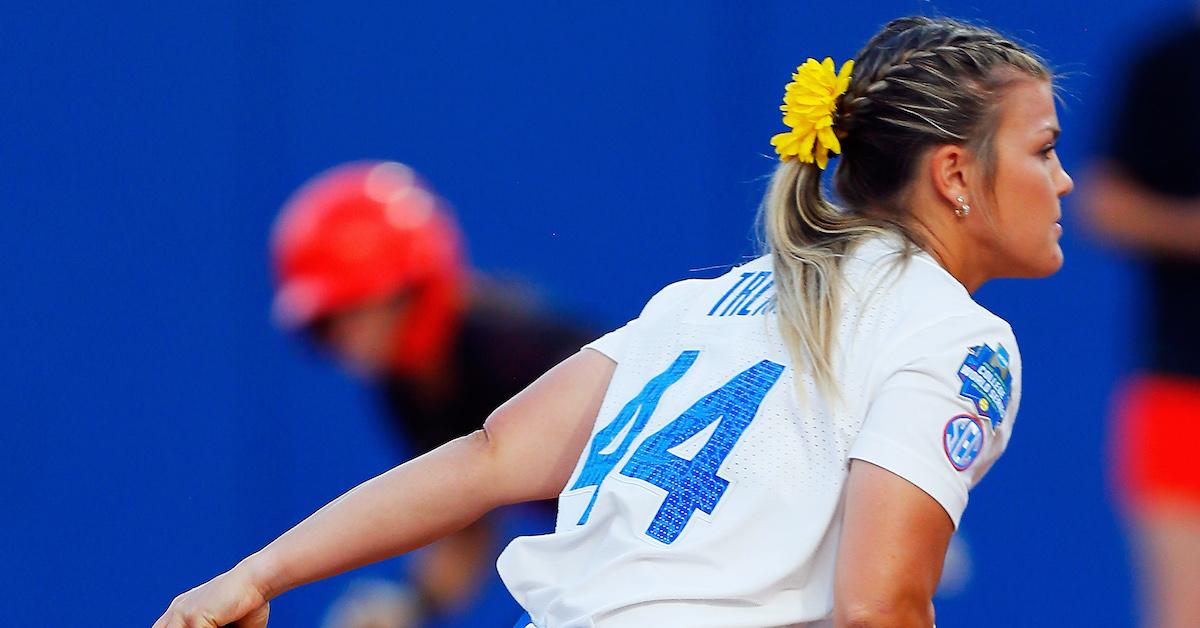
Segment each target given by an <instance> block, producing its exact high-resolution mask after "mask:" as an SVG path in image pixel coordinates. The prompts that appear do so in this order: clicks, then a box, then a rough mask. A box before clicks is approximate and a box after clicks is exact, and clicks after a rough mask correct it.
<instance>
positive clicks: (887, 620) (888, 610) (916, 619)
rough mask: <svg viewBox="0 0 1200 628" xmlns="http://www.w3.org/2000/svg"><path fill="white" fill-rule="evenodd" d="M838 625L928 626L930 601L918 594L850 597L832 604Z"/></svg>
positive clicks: (930, 622) (878, 627)
mask: <svg viewBox="0 0 1200 628" xmlns="http://www.w3.org/2000/svg"><path fill="white" fill-rule="evenodd" d="M834 625H835V626H837V627H838V628H930V627H931V626H933V604H932V603H931V602H930V601H929V598H928V597H925V596H919V595H906V596H893V597H887V598H874V599H869V600H867V599H863V600H849V601H846V602H843V603H839V604H837V605H836V607H835V608H834Z"/></svg>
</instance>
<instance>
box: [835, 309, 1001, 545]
mask: <svg viewBox="0 0 1200 628" xmlns="http://www.w3.org/2000/svg"><path fill="white" fill-rule="evenodd" d="M881 364H882V365H883V366H882V368H883V369H884V373H883V374H882V383H881V384H880V385H879V387H878V389H877V391H876V393H875V395H874V396H873V398H872V400H871V402H870V405H869V407H868V410H867V414H866V418H865V420H864V422H863V426H862V429H861V431H860V432H859V434H858V436H857V438H856V439H855V442H854V444H853V446H852V447H851V449H850V458H857V459H859V460H864V461H866V462H870V463H871V464H874V465H877V466H880V467H883V468H884V469H887V470H889V471H891V472H892V473H895V474H896V475H899V476H900V477H902V478H904V479H906V480H908V481H909V482H912V483H913V484H914V485H916V486H917V487H918V488H920V489H922V490H923V491H925V492H926V493H928V494H929V495H930V496H931V497H933V498H934V499H935V500H937V501H938V503H939V504H941V506H942V507H943V508H945V510H946V513H947V514H949V515H950V518H951V520H953V521H954V526H955V527H956V528H957V527H958V523H959V521H960V519H961V518H962V513H963V510H964V509H966V506H967V493H968V491H970V489H971V488H972V487H974V486H975V485H976V484H977V483H978V482H979V481H980V479H982V478H983V476H984V474H985V473H987V471H988V469H989V468H990V467H991V466H992V465H993V464H994V463H995V462H996V460H997V459H998V458H999V457H1000V454H1002V453H1003V452H1004V449H1005V447H1007V445H1008V440H1009V437H1010V436H1011V434H1012V427H1013V422H1014V421H1015V419H1016V414H1017V407H1018V405H1019V403H1020V388H1021V358H1020V354H1019V352H1018V350H1017V343H1016V339H1015V338H1014V337H1013V335H1012V331H1011V330H1010V329H1009V327H1008V325H1007V324H1005V323H1004V322H1003V321H1001V320H1000V319H998V318H995V317H991V316H990V315H989V316H983V315H979V316H976V315H964V316H956V317H952V318H950V319H947V320H943V321H939V322H938V323H937V324H935V325H933V326H930V327H928V328H926V329H923V330H921V331H919V332H917V333H915V334H913V335H912V336H910V337H909V338H907V339H905V340H902V341H901V342H899V343H898V344H897V345H896V346H895V347H894V349H893V350H892V351H891V352H889V353H888V355H887V357H885V358H884V359H883V360H882V361H881Z"/></svg>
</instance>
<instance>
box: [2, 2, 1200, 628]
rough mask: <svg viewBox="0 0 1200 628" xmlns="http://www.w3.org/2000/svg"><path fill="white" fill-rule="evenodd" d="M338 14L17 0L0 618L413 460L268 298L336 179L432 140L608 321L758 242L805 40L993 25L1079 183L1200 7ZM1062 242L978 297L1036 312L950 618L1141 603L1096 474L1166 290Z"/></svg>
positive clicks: (206, 573) (1079, 614)
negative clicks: (1114, 405)
mask: <svg viewBox="0 0 1200 628" xmlns="http://www.w3.org/2000/svg"><path fill="white" fill-rule="evenodd" d="M337 4H338V6H337V8H333V4H332V3H330V4H329V5H318V4H316V3H311V2H301V3H288V4H281V5H278V6H271V5H268V4H267V3H241V2H211V3H203V4H201V3H171V2H168V3H162V2H125V3H54V2H46V3H39V8H37V9H36V10H35V9H32V8H29V7H21V6H15V5H12V4H11V3H6V4H5V5H3V6H2V7H0V9H2V15H0V59H2V60H3V61H2V63H3V66H2V67H3V71H0V93H2V94H4V96H3V97H2V98H0V163H2V164H3V167H2V168H0V199H2V200H0V208H2V210H0V211H3V224H4V226H5V228H4V229H0V259H2V260H3V263H0V282H2V284H0V285H2V286H3V290H4V292H3V294H4V307H3V308H0V329H2V330H3V336H4V342H5V345H6V346H5V351H4V356H5V357H6V359H5V360H4V363H3V365H2V366H0V382H3V383H2V384H0V386H2V387H3V390H4V394H3V403H2V405H0V408H2V411H3V423H2V425H3V438H2V440H0V448H2V449H0V452H2V453H3V455H2V456H0V471H2V472H3V476H2V477H3V480H2V481H0V508H3V517H2V521H3V526H4V527H3V532H4V533H3V536H2V537H0V565H3V569H0V590H3V591H4V592H5V594H4V598H5V600H6V602H5V604H4V607H5V616H4V618H3V620H0V623H3V624H5V625H30V626H34V625H36V626H76V625H105V626H136V625H149V623H150V622H152V621H153V619H154V618H155V617H156V616H157V615H158V613H159V612H161V611H162V609H163V608H164V607H165V606H166V605H167V603H168V602H169V601H170V599H171V598H172V597H173V596H174V595H175V594H176V593H178V592H180V591H182V590H184V589H186V588H188V587H190V586H193V585H194V584H196V583H198V582H199V581H202V580H204V579H206V578H208V577H210V576H212V575H214V574H215V573H218V572H219V571H221V570H223V569H225V568H227V567H229V566H230V565H232V564H233V563H234V562H236V560H238V559H239V558H240V557H241V556H243V555H245V554H246V553H249V552H251V551H253V550H254V549H256V548H258V547H260V546H261V545H262V544H264V543H266V542H267V541H269V540H270V539H271V538H273V537H274V536H275V535H276V534H278V533H279V532H280V531H282V530H283V529H285V528H286V527H288V526H290V525H292V524H293V523H295V522H296V521H298V520H299V519H301V518H302V517H303V516H304V515H305V514H307V513H308V512H310V511H311V510H313V509H315V508H316V507H318V506H319V505H321V504H323V503H324V502H326V501H328V500H329V499H332V498H333V497H334V496H336V495H337V494H338V493H340V492H341V491H342V490H344V489H345V488H347V487H349V486H351V485H353V484H355V483H357V482H359V481H361V480H362V479H364V478H366V477H369V476H370V475H373V474H375V473H377V472H380V471H382V470H384V469H386V468H388V467H389V466H390V465H391V464H392V463H393V462H394V461H395V460H396V459H397V456H398V455H399V452H398V451H396V450H395V449H393V448H392V446H391V445H390V444H389V443H388V437H387V434H386V433H385V432H384V430H383V428H382V426H381V424H380V422H378V421H377V420H375V417H373V412H374V408H373V405H372V403H371V399H370V398H369V396H368V395H367V394H366V393H364V392H363V391H361V390H360V389H359V388H358V387H357V386H356V385H355V383H354V382H352V381H349V380H348V379H346V378H345V377H344V376H342V375H341V374H339V373H338V372H336V371H335V370H334V369H333V368H332V367H329V366H327V365H325V364H322V363H319V362H317V361H315V360H313V359H311V358H310V356H307V355H306V354H305V353H304V351H303V350H302V349H301V348H300V347H299V346H298V345H296V344H295V343H293V342H292V341H291V340H290V339H288V338H286V337H284V336H282V335H281V334H279V333H278V332H277V331H276V330H275V329H273V328H272V326H271V324H270V321H269V319H268V307H269V299H270V284H269V273H268V267H267V259H266V255H265V242H266V238H267V234H268V229H269V226H270V223H271V220H272V218H273V215H274V212H275V211H276V209H277V207H278V206H279V204H280V203H281V202H282V201H283V200H284V198H285V197H286V195H287V194H288V192H289V191H290V190H291V189H292V188H294V187H295V186H296V185H298V184H299V183H300V182H301V181H302V180H304V179H305V178H306V177H308V176H309V175H311V174H313V173H314V172H316V171H318V170H320V169H323V168H325V167H328V166H330V165H332V164H335V163H337V162H340V161H344V160H348V159H356V158H363V157H379V158H396V159H401V160H404V161H407V162H408V163H410V164H411V165H413V166H414V167H415V168H417V169H418V170H419V171H421V172H422V173H424V174H425V176H426V177H427V178H428V179H429V180H430V181H431V182H432V184H433V185H434V186H435V187H437V188H438V189H439V190H440V191H441V192H442V193H443V194H444V195H445V196H446V197H447V198H448V199H450V201H451V202H452V203H454V204H455V205H456V206H457V210H458V212H459V214H460V217H461V219H462V222H463V224H464V226H465V230H466V232H467V235H468V238H469V240H470V243H471V247H472V256H473V258H474V262H475V263H476V264H477V265H478V266H479V267H480V268H482V269H484V270H487V271H503V272H510V273H516V274H521V275H525V276H528V277H529V278H531V279H532V280H533V281H534V282H536V283H538V284H540V285H541V286H543V287H544V288H545V290H546V291H547V292H548V294H549V295H550V297H551V298H552V299H553V300H554V301H555V302H557V303H559V304H560V305H562V306H563V307H566V308H569V309H572V310H574V311H577V312H581V313H585V314H587V315H588V316H590V317H591V318H592V319H593V320H596V321H597V322H599V323H601V324H603V325H606V326H610V325H615V324H618V323H620V322H622V321H623V320H625V319H627V318H629V317H630V316H632V315H634V314H635V313H636V311H637V309H638V308H639V307H640V305H641V303H642V302H643V301H644V300H645V299H646V298H647V297H648V296H649V295H650V294H652V293H653V292H654V291H655V290H656V289H657V288H658V287H660V286H661V285H662V284H665V283H667V282H668V281H671V280H673V279H676V278H680V277H682V276H685V275H688V274H689V273H691V272H693V269H699V268H704V267H709V266H713V265H719V264H727V263H730V262H734V261H736V260H737V259H738V258H739V256H741V255H744V254H748V253H750V252H752V250H753V247H752V242H751V238H750V233H751V221H752V216H753V211H754V207H755V204H756V202H757V199H758V197H759V195H760V194H761V191H762V188H763V181H762V179H761V177H762V175H764V174H766V173H767V172H768V170H769V169H770V167H771V165H772V160H771V159H770V158H769V157H767V156H766V155H767V154H769V153H770V152H771V147H770V145H769V144H768V139H769V138H770V137H771V135H772V134H773V133H775V132H777V131H779V130H781V127H780V123H779V116H778V113H777V105H778V102H779V100H780V97H781V95H782V90H783V85H784V83H785V82H786V81H787V80H788V75H789V72H790V71H791V70H792V69H793V68H794V67H795V65H796V64H797V63H799V62H801V61H803V59H804V58H805V57H806V56H810V55H811V56H824V55H827V54H828V55H833V56H834V57H835V58H838V59H842V58H846V57H848V56H850V55H852V54H853V52H854V51H855V50H856V48H857V47H858V46H859V45H860V44H861V43H862V42H863V41H865V40H866V38H867V37H869V36H870V35H871V34H872V33H873V32H874V31H875V30H876V29H877V28H878V27H879V26H880V25H881V24H882V23H883V22H885V21H886V20H887V19H890V18H892V17H895V16H898V15H902V14H909V13H926V14H930V13H942V14H948V15H954V16H958V17H964V18H969V19H981V20H986V21H987V22H989V23H991V24H992V25H994V26H996V27H999V28H1001V29H1002V30H1005V31H1008V32H1010V33H1013V34H1015V35H1017V36H1019V37H1022V38H1024V39H1026V40H1028V41H1031V42H1033V43H1034V44H1036V45H1037V46H1038V47H1039V48H1040V49H1041V51H1042V52H1043V53H1044V54H1045V55H1046V56H1047V57H1049V58H1050V59H1051V60H1052V61H1053V62H1054V63H1055V64H1056V65H1057V66H1058V67H1060V68H1061V69H1063V70H1065V71H1067V72H1069V73H1070V76H1069V77H1068V78H1067V79H1066V80H1065V81H1064V86H1065V87H1066V90H1067V97H1066V102H1067V108H1066V109H1065V110H1064V111H1063V112H1062V121H1063V124H1064V127H1065V129H1066V138H1065V140H1064V142H1063V145H1062V154H1063V160H1064V161H1065V162H1066V164H1067V166H1068V168H1071V167H1073V168H1074V169H1075V172H1076V174H1077V175H1078V174H1081V171H1082V166H1083V165H1084V164H1085V163H1086V162H1087V160H1088V156H1089V154H1090V151H1091V150H1092V148H1093V146H1094V144H1095V142H1094V138H1095V136H1096V133H1097V129H1098V125H1099V124H1100V121H1101V119H1102V116H1103V114H1104V111H1105V110H1104V106H1103V104H1102V103H1103V102H1104V99H1105V97H1106V94H1108V93H1109V90H1110V89H1111V88H1112V82H1113V80H1114V79H1113V76H1114V74H1113V72H1114V70H1115V69H1116V68H1118V67H1119V65H1120V63H1121V60H1122V58H1123V57H1122V55H1123V54H1124V52H1123V51H1124V48H1123V47H1122V45H1123V44H1127V43H1130V42H1132V41H1135V40H1137V39H1139V38H1140V37H1141V36H1142V35H1143V34H1144V33H1145V28H1144V27H1146V26H1147V25H1150V24H1153V20H1150V19H1147V18H1148V17H1149V16H1151V15H1153V14H1155V13H1161V12H1162V11H1164V10H1170V9H1174V10H1177V11H1179V12H1184V11H1187V10H1188V9H1189V4H1188V3H1187V2H1185V1H1184V0H1174V1H1171V0H1154V1H1149V0H1148V1H1144V2H1141V3H1137V4H1139V5H1140V6H1136V7H1135V6H1133V3H1125V4H1121V3H1118V4H1116V5H1114V6H1111V7H1108V6H1106V7H1104V8H1100V7H1099V5H1096V4H1095V3H1093V2H1085V1H1084V0H1063V1H1061V2H1055V3H1044V2H1034V1H1032V0H1013V1H1010V2H1006V3H996V4H995V6H994V8H992V7H989V8H982V7H981V6H980V5H979V4H978V3H973V2H958V1H946V2H941V3H938V4H936V5H931V4H928V3H922V2H914V1H891V2H882V1H881V2H870V3H833V4H830V3H810V2H786V3H785V2H772V3H734V2H723V3H715V2H714V3H700V2H661V3H645V2H617V3H583V2H565V3H551V2H544V3H478V4H474V3H460V2H422V3H411V2H400V3H390V2H379V3H363V2H343V3H337ZM1066 211H1067V213H1068V215H1069V214H1070V213H1071V211H1072V203H1070V202H1068V203H1067V210H1066ZM1064 248H1065V250H1066V254H1067V260H1068V263H1067V266H1066V268H1065V269H1064V270H1063V271H1062V272H1061V273H1060V274H1058V275H1057V276H1055V277H1053V278H1051V279H1047V280H1044V281H1038V282H1010V281H1006V282H997V283H995V284H994V285H989V286H987V287H985V288H984V289H983V290H982V291H981V292H980V293H979V295H978V296H979V298H980V300H981V301H982V302H983V303H984V304H985V305H987V306H988V307H990V308H992V309H993V310H994V311H996V312H997V313H999V314H1000V315H1002V316H1003V317H1005V318H1007V319H1008V320H1010V321H1011V322H1012V324H1013V327H1014V328H1015V329H1016V331H1017V334H1018V336H1019V338H1020V340H1021V343H1022V350H1023V354H1024V358H1025V364H1026V394H1025V399H1024V403H1023V407H1022V416H1021V420H1020V426H1019V428H1018V430H1017V435H1016V439H1015V440H1014V442H1013V445H1012V447H1011V449H1010V451H1009V453H1008V455H1007V456H1006V458H1005V460H1004V462H1003V463H1002V464H1001V465H999V466H998V468H997V469H996V470H995V471H994V472H993V473H992V475H991V476H990V477H989V479H988V480H987V481H986V482H985V483H984V484H983V485H982V486H981V487H980V488H979V490H978V491H977V493H976V494H975V496H974V497H973V499H972V508H971V509H970V511H969V513H968V514H967V516H966V519H965V523H964V525H963V528H962V533H963V536H964V538H965V539H966V540H967V542H968V543H969V545H970V547H971V551H972V561H973V564H974V574H973V579H972V581H971V582H970V584H969V585H968V587H967V588H966V590H965V591H963V592H962V593H960V594H958V595H955V596H951V597H948V598H946V599H944V600H942V601H941V603H940V604H939V624H941V625H946V626H960V625H967V624H968V623H970V624H973V625H976V626H1016V625H1020V626H1067V625H1070V626H1084V625H1086V626H1120V625H1128V624H1130V623H1131V621H1132V602H1131V598H1132V594H1131V591H1130V578H1129V576H1128V575H1127V567H1128V565H1127V563H1128V560H1127V558H1126V550H1125V546H1124V543H1123V541H1122V540H1121V536H1120V531H1119V525H1118V523H1117V522H1116V519H1115V517H1114V514H1113V511H1112V507H1111V505H1110V503H1109V501H1108V499H1107V497H1106V490H1105V485H1104V479H1103V473H1104V470H1103V463H1102V460H1103V453H1104V447H1105V444H1104V443H1105V441H1104V438H1105V431H1106V422H1107V420H1106V418H1105V417H1106V410H1105V407H1106V403H1107V398H1108V395H1109V391H1110V387H1111V385H1112V383H1113V380H1114V378H1116V377H1117V376H1118V375H1119V373H1120V372H1122V370H1123V369H1125V368H1126V365H1127V364H1128V361H1129V354H1130V349H1131V347H1132V346H1133V344H1132V341H1131V337H1132V336H1133V335H1134V333H1133V331H1132V330H1135V329H1136V328H1137V321H1136V319H1135V317H1134V315H1133V308H1132V307H1131V304H1132V303H1136V300H1137V298H1138V281H1137V277H1136V275H1135V274H1134V273H1133V271H1131V270H1130V268H1129V267H1127V266H1126V265H1125V264H1124V263H1122V262H1120V261H1117V260H1114V259H1113V258H1111V257H1110V256H1109V255H1108V254H1106V253H1103V252H1101V251H1099V250H1098V249H1097V248H1096V247H1095V246H1094V245H1092V244H1090V243H1089V242H1088V241H1087V240H1086V238H1085V237H1083V236H1082V235H1081V234H1080V229H1079V228H1078V226H1077V223H1074V222H1072V221H1071V219H1070V218H1068V221H1067V224H1066V235H1065V236H1064ZM376 569H377V570H379V571H381V572H389V571H390V570H392V569H394V567H392V566H387V567H379V568H376ZM345 584H346V580H345V579H344V578H343V579H338V580H333V581H330V582H326V583H320V584H317V585H313V586H311V587H309V588H306V589H301V590H298V591H295V592H293V593H289V594H287V595H286V596H284V597H283V598H281V599H280V600H278V602H277V603H276V604H275V605H274V615H275V617H276V625H279V626H313V625H315V624H316V622H317V618H318V617H319V615H320V613H321V612H322V611H323V609H324V608H325V607H326V606H327V604H328V603H329V601H330V600H331V599H332V598H333V597H335V596H336V595H337V594H338V593H339V592H341V591H342V590H343V589H344V587H345ZM479 612H480V613H483V614H482V615H478V617H486V616H487V611H486V610H484V611H479ZM506 612H507V611H505V613H506ZM502 614H503V613H502ZM478 617H477V618H476V619H475V620H472V622H473V623H472V622H469V625H489V624H488V623H486V622H484V621H483V620H481V619H478ZM511 619H512V618H511V617H510V616H508V615H507V614H503V616H501V617H499V618H497V619H496V620H495V625H505V626H506V625H508V624H506V623H505V622H510V621H511Z"/></svg>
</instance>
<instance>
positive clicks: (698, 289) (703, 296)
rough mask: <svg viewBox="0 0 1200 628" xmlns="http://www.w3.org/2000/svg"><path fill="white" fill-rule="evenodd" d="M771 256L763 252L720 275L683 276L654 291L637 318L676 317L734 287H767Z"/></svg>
mask: <svg viewBox="0 0 1200 628" xmlns="http://www.w3.org/2000/svg"><path fill="white" fill-rule="evenodd" d="M771 274H772V269H771V257H770V256H769V255H764V256H762V257H758V258H755V259H753V260H750V261H748V262H746V263H745V264H741V265H739V266H734V267H732V268H731V269H730V270H729V271H727V272H725V273H724V274H722V275H721V276H719V277H713V278H705V279H701V278H691V279H682V280H679V281H676V282H674V283H670V284H667V285H666V286H664V287H663V288H662V289H661V290H659V291H658V292H657V293H655V294H654V296H653V297H651V298H650V300H649V301H647V302H646V305H645V307H643V308H642V312H641V314H640V316H639V317H638V318H639V319H642V320H654V319H659V318H663V317H676V316H679V315H680V314H682V313H684V312H688V311H690V310H692V309H694V308H697V307H711V306H712V304H713V303H714V302H717V301H720V300H721V297H722V296H723V295H726V293H729V292H736V291H737V289H743V290H748V291H751V292H757V291H760V290H761V291H763V292H764V293H765V292H767V291H769V290H770V287H771V285H772V283H773V282H772V281H771Z"/></svg>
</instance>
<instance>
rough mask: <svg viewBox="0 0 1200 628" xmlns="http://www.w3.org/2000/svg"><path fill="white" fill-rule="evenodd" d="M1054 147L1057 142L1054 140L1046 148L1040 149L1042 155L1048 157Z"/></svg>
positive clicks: (1056, 145)
mask: <svg viewBox="0 0 1200 628" xmlns="http://www.w3.org/2000/svg"><path fill="white" fill-rule="evenodd" d="M1056 148H1058V142H1055V143H1053V144H1051V145H1049V146H1047V147H1046V148H1043V149H1042V151H1041V152H1042V156H1043V157H1045V158H1046V159H1049V158H1050V153H1052V152H1054V149H1056Z"/></svg>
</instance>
